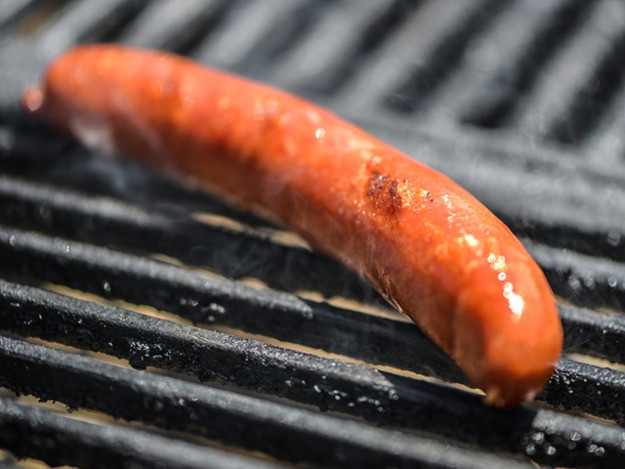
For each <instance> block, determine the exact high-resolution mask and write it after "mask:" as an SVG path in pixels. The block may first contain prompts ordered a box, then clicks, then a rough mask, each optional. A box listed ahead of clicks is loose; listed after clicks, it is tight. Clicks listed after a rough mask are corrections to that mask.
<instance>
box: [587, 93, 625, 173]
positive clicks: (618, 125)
mask: <svg viewBox="0 0 625 469" xmlns="http://www.w3.org/2000/svg"><path fill="white" fill-rule="evenodd" d="M606 106H607V107H608V109H607V110H606V111H605V113H604V115H603V117H602V119H601V121H600V122H599V123H598V124H597V128H596V129H595V132H593V133H592V134H591V135H590V137H589V138H588V141H587V142H585V145H584V150H583V151H584V157H585V158H588V159H589V160H591V161H592V162H593V164H596V165H597V166H603V167H607V168H613V167H615V166H621V165H622V163H623V160H624V159H625V138H623V135H625V130H624V129H625V113H624V112H623V109H625V84H621V87H620V90H618V91H617V92H616V93H615V96H614V98H613V99H612V100H611V102H609V103H606Z"/></svg>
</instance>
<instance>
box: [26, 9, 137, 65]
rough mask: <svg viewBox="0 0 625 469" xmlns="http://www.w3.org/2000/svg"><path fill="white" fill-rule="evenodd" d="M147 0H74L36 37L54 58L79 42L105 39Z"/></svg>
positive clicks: (50, 56)
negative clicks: (92, 0) (97, 0)
mask: <svg viewBox="0 0 625 469" xmlns="http://www.w3.org/2000/svg"><path fill="white" fill-rule="evenodd" d="M145 3H146V2H145V0H130V1H127V0H110V1H107V2H90V1H85V0H78V1H74V2H72V3H71V4H70V5H68V6H67V8H65V9H63V10H62V11H61V12H59V14H58V15H56V16H55V18H53V20H52V21H50V22H48V23H46V28H45V29H44V30H42V32H41V33H40V34H39V35H38V36H37V37H36V38H35V40H36V42H37V43H39V44H41V45H42V48H41V51H44V52H45V55H46V57H47V58H48V59H52V58H53V57H55V56H56V55H58V54H60V53H61V52H62V51H64V50H66V49H68V48H70V47H72V46H75V45H77V44H79V43H83V42H89V41H101V40H103V39H105V38H106V36H107V34H110V33H111V32H112V31H115V30H116V29H117V28H119V27H120V25H121V24H123V23H124V22H125V21H127V20H128V19H129V18H130V17H132V15H134V14H135V13H136V12H137V11H138V10H139V8H141V7H142V6H143V5H145Z"/></svg>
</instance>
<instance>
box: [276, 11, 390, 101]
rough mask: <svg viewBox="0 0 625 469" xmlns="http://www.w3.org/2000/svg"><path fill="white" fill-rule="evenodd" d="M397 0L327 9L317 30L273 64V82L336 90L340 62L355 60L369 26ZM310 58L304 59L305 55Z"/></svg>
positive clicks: (294, 88) (386, 12)
mask: <svg viewBox="0 0 625 469" xmlns="http://www.w3.org/2000/svg"><path fill="white" fill-rule="evenodd" d="M393 3H395V4H396V3H397V2H396V1H395V0H383V1H380V0H366V1H359V2H335V3H333V4H330V5H329V6H328V8H326V10H325V11H324V15H323V17H322V18H321V19H320V20H318V21H317V23H316V25H315V28H314V30H313V31H312V32H311V33H310V34H308V35H307V36H306V37H305V38H304V39H303V40H301V41H300V42H299V43H297V44H296V45H295V46H293V47H291V48H290V49H289V51H288V54H285V56H283V57H280V60H279V61H278V63H277V64H276V66H275V67H274V68H273V70H272V72H271V77H270V78H269V79H268V81H270V82H271V83H273V84H275V85H278V86H279V87H281V88H285V89H291V90H302V89H306V88H308V89H309V90H310V89H314V90H325V91H328V92H329V91H332V89H333V88H334V87H335V86H336V84H337V82H338V81H339V80H340V78H341V77H340V72H341V67H340V64H345V65H346V66H347V65H348V64H349V63H351V59H352V57H354V56H355V55H356V54H357V52H358V49H359V47H360V44H361V43H362V41H363V40H365V38H366V36H367V35H366V30H367V29H368V27H370V26H371V25H373V24H374V23H375V22H376V20H377V19H378V18H380V17H382V18H384V17H386V16H387V14H388V12H389V11H390V10H391V8H392V7H393ZM302 57H306V58H307V60H305V61H302V60H301V58H302Z"/></svg>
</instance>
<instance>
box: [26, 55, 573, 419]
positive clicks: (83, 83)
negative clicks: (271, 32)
mask: <svg viewBox="0 0 625 469" xmlns="http://www.w3.org/2000/svg"><path fill="white" fill-rule="evenodd" d="M23 104H24V106H25V108H26V109H27V110H28V111H30V112H34V113H38V114H41V115H43V116H45V117H46V118H47V119H49V120H50V121H51V122H52V123H54V124H55V125H56V126H58V127H59V128H60V129H62V130H64V131H66V132H70V133H71V134H73V135H74V136H76V137H77V138H78V139H80V140H82V141H83V142H84V143H85V144H87V145H89V146H95V147H97V148H98V149H100V150H108V151H113V152H119V153H122V154H125V155H130V156H132V157H134V158H136V159H139V160H141V161H142V162H144V163H146V164H150V165H153V166H156V167H158V168H160V169H162V170H164V171H168V172H170V173H172V174H176V175H178V176H180V177H182V178H184V179H185V180H186V181H187V182H189V183H191V184H194V185H196V186H199V187H201V188H203V189H205V190H207V191H209V192H211V193H213V194H216V195H218V196H219V197H222V198H224V199H225V200H227V201H228V202H230V203H231V204H233V205H236V206H238V207H242V208H245V209H248V210H252V211H254V212H256V213H258V214H260V215H262V216H264V217H266V218H268V219H270V220H273V221H274V222H277V223H279V224H282V225H284V226H286V227H288V228H291V229H293V230H294V231H296V232H297V233H299V234H300V235H301V236H302V237H303V238H304V239H306V240H307V241H308V242H309V243H310V245H311V246H312V247H313V248H314V249H316V250H318V251H320V252H322V253H325V254H326V255H329V256H332V257H334V258H336V259H338V260H340V261H342V262H343V263H344V264H345V265H347V266H348V267H350V268H351V269H354V270H355V271H357V272H360V273H362V274H363V275H364V276H365V277H366V278H367V279H368V280H369V281H370V282H371V283H372V284H373V285H374V286H375V287H376V288H377V289H378V290H379V291H380V292H381V293H382V294H383V295H384V296H385V297H386V298H387V299H388V300H389V301H390V302H391V303H392V304H393V305H395V306H396V307H397V308H399V309H400V310H401V311H403V312H404V313H405V314H406V315H408V316H409V317H410V318H411V319H412V320H413V321H414V322H415V323H416V324H418V325H419V326H420V327H421V328H422V330H423V331H424V332H425V333H426V334H427V335H428V336H429V337H430V338H431V339H432V340H433V341H434V342H435V343H436V344H438V345H439V346H440V347H442V348H443V349H444V350H445V351H446V352H447V353H448V354H449V355H450V356H451V357H452V358H453V359H454V360H455V361H456V362H457V363H458V364H459V365H460V367H461V368H462V369H463V370H464V371H465V373H466V374H467V376H468V377H469V379H470V380H471V381H472V382H473V383H474V384H475V385H476V386H477V387H479V388H481V389H483V390H484V391H485V393H486V397H485V401H486V403H487V404H490V405H495V406H501V407H507V406H513V405H517V404H519V403H521V402H524V401H526V400H528V399H531V398H532V397H533V396H534V395H535V394H536V393H537V392H539V391H540V390H541V388H542V387H543V386H544V384H545V383H546V381H547V380H548V379H549V377H550V375H551V373H552V372H553V369H554V366H555V363H556V361H557V359H558V357H559V355H560V353H561V349H562V327H561V324H560V319H559V316H558V313H557V308H556V305H555V300H554V297H553V293H552V292H551V289H550V288H549V285H548V283H547V281H546V279H545V277H544V275H543V273H542V271H541V270H540V268H539V267H538V265H537V264H536V263H535V262H534V261H533V260H532V259H531V257H530V256H529V254H528V253H527V252H526V250H525V249H524V248H523V246H522V245H521V243H520V242H519V241H518V240H517V239H516V237H515V236H514V235H513V234H512V232H511V231H510V230H509V229H508V228H507V227H506V226H505V225H504V224H503V223H502V222H501V221H500V220H498V219H497V218H496V217H495V216H494V215H493V214H492V213H491V212H490V211H489V210H488V209H486V208H485V207H484V206H483V205H482V204H481V203H479V202H478V201H477V200H476V199H475V198H474V197H472V196H471V195H470V194H469V193H467V192H466V191H465V190H463V189H462V188H461V187H459V186H458V185H457V184H455V183H454V182H452V181H451V180H450V179H448V178H447V177H445V176H444V175H442V174H439V173H437V172H436V171H434V170H432V169H430V168H428V167H426V166H424V165H422V164H420V163H418V162H416V161H414V160H413V159H411V158H409V157H408V156H406V155H404V154H402V153H400V152H399V151H397V150H395V149H393V148H392V147H390V146H389V145H387V144H385V143H383V142H381V141H379V140H377V139H375V138H373V137H371V136H370V135H368V134H366V133H365V132H363V131H362V130H360V129H358V128H357V127H355V126H353V125H351V124H349V123H346V122H344V121H342V120H341V119H339V118H337V117H336V116H334V115H333V114H331V113H329V112H327V111H325V110H323V109H320V108H318V107H316V106H314V105H312V104H310V103H308V102H305V101H303V100H301V99H299V98H297V97H294V96H291V95H289V94H286V93H284V92H281V91H278V90H276V89H273V88H270V87H267V86H264V85H261V84H258V83H254V82H251V81H247V80H245V79H242V78H239V77H235V76H232V75H229V74H226V73H223V72H218V71H214V70H210V69H207V68H204V67H202V66H200V65H198V64H195V63H193V62H191V61H189V60H187V59H184V58H181V57H177V56H174V55H171V54H167V53H163V52H154V51H143V50H137V49H131V48H125V47H123V46H114V45H91V46H83V47H79V48H76V49H74V50H71V51H69V52H66V53H65V54H63V55H62V56H61V57H59V58H58V59H56V60H55V61H54V62H53V63H52V64H51V65H50V67H49V68H48V70H47V72H46V76H45V80H44V83H43V84H42V85H40V86H35V87H32V88H30V89H28V90H27V91H26V92H25V94H24V96H23Z"/></svg>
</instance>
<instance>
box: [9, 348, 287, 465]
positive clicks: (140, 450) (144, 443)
mask: <svg viewBox="0 0 625 469" xmlns="http://www.w3.org/2000/svg"><path fill="white" fill-rule="evenodd" d="M0 340H1V339H0ZM0 430H1V431H0V444H2V445H3V446H6V447H10V448H11V449H12V451H13V452H14V453H15V455H16V456H21V457H36V458H37V459H41V460H43V461H45V462H47V463H48V464H50V465H53V466H60V465H72V466H78V467H101V468H110V467H136V468H150V467H163V468H166V467H185V468H206V467H220V468H221V467H222V468H232V469H235V468H237V469H239V468H240V469H245V468H249V469H251V468H266V469H269V468H276V467H279V466H276V465H274V464H271V463H268V462H263V461H259V460H257V459H251V458H249V459H248V458H244V457H242V456H238V455H233V454H232V453H228V452H226V451H221V450H217V449H210V448H207V447H202V446H199V445H193V444H189V443H185V442H182V441H175V440H172V439H171V438H164V437H160V436H158V435H155V434H153V433H149V434H148V433H144V432H141V431H136V430H131V429H129V428H124V427H121V426H106V427H102V426H100V425H95V424H92V423H86V422H81V421H78V420H73V419H69V418H66V417H61V416H59V415H56V414H55V413H53V412H49V411H43V410H41V409H35V408H32V407H27V406H24V405H19V404H16V403H14V402H11V401H10V400H8V399H4V398H0ZM0 467H3V468H5V467H18V466H17V465H16V466H13V465H10V466H5V465H3V464H2V461H0Z"/></svg>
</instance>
